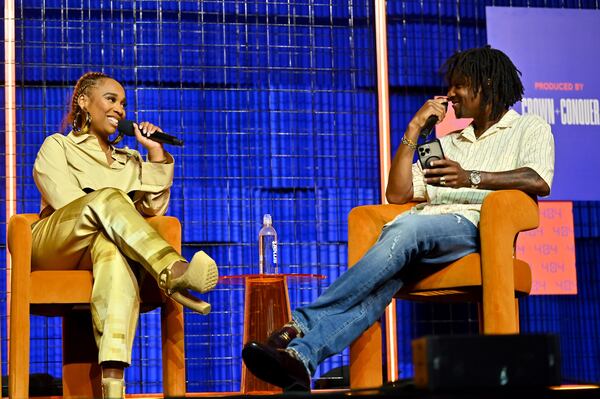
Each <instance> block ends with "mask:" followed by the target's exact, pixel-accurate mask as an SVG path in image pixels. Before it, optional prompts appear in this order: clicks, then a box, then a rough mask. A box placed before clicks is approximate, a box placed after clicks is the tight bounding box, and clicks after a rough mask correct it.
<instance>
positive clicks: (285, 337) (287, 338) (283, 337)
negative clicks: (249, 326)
mask: <svg viewBox="0 0 600 399" xmlns="http://www.w3.org/2000/svg"><path fill="white" fill-rule="evenodd" d="M297 336H298V330H296V329H295V328H294V327H292V326H290V325H288V324H286V325H285V326H283V327H281V328H280V329H279V330H277V331H275V332H274V333H272V334H271V335H269V338H267V345H268V346H270V347H271V348H274V349H285V348H287V347H288V345H289V344H290V342H292V340H293V339H294V338H296V337H297Z"/></svg>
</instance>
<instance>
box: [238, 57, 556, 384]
mask: <svg viewBox="0 0 600 399" xmlns="http://www.w3.org/2000/svg"><path fill="white" fill-rule="evenodd" d="M442 72H443V74H444V76H445V78H446V80H447V82H448V85H449V89H448V95H447V99H432V100H428V101H427V102H426V103H425V104H424V105H423V106H422V107H421V109H419V110H418V111H417V113H416V114H415V115H414V117H413V118H412V120H411V121H410V123H409V124H408V127H407V129H406V131H405V132H404V136H403V138H402V142H401V144H400V146H399V148H398V150H397V152H396V155H395V157H394V160H393V162H392V167H391V170H390V175H389V184H388V187H387V192H386V196H387V199H388V201H389V202H390V203H395V204H404V203H407V202H409V201H412V200H417V201H424V202H422V203H421V204H420V205H418V206H417V207H415V208H413V209H412V210H411V211H410V212H405V213H403V214H401V215H399V216H398V217H396V219H395V220H394V221H392V222H391V223H389V224H388V225H387V226H386V227H384V229H383V231H382V233H381V235H380V237H379V239H378V241H377V243H376V244H375V245H374V246H373V247H372V248H371V249H370V250H369V251H368V252H367V253H366V254H365V256H364V257H363V258H362V259H361V260H360V261H358V262H357V263H356V264H355V265H354V266H353V267H352V268H350V269H349V270H348V271H347V272H346V273H344V274H343V275H342V276H340V277H339V278H338V279H337V280H336V281H335V282H334V283H333V284H332V285H331V286H330V287H329V288H328V289H327V290H326V291H325V292H324V293H323V295H321V296H320V297H319V298H318V299H317V300H316V301H315V302H313V303H312V304H309V305H308V306H305V307H302V308H298V309H296V310H295V311H294V312H293V314H292V321H290V322H289V323H287V324H286V325H284V326H283V327H282V328H281V329H280V330H277V331H276V332H274V333H273V334H272V335H271V336H270V337H269V338H268V339H267V341H265V342H255V341H253V342H249V343H248V344H246V345H245V347H244V350H243V352H242V356H243V359H244V362H245V364H246V366H247V367H248V369H249V370H250V371H251V372H252V373H253V374H254V375H256V376H257V377H258V378H261V379H263V380H265V381H267V382H269V383H271V384H274V385H277V386H280V387H282V388H285V389H288V390H308V389H310V375H311V374H312V373H314V372H315V370H316V368H317V366H318V365H319V363H320V362H321V361H323V360H324V359H325V358H327V357H329V356H331V355H333V354H336V353H338V352H340V351H342V350H343V349H344V348H345V347H347V346H348V345H349V344H350V343H352V342H353V341H354V340H355V339H356V338H357V337H358V336H359V335H360V334H361V333H362V332H363V331H365V330H366V329H367V328H368V327H369V326H371V325H372V324H373V323H374V322H375V321H376V320H378V319H379V318H380V317H381V315H382V314H383V312H384V310H385V307H386V306H387V305H388V304H389V302H390V301H391V299H392V297H393V296H394V294H395V293H396V291H398V290H399V289H400V288H401V287H402V285H403V276H404V274H401V273H399V272H400V271H401V270H404V271H406V270H410V268H411V267H418V266H419V265H439V264H444V263H448V262H451V261H454V260H456V259H459V258H461V257H463V256H465V255H467V254H469V253H472V252H476V251H477V250H478V246H479V232H478V228H477V226H478V224H479V212H480V209H481V204H482V202H483V199H484V198H485V197H486V195H487V194H489V193H490V190H500V189H518V190H522V191H524V192H525V193H527V194H530V195H541V196H545V195H548V194H549V193H550V186H551V184H552V177H553V174H554V141H553V137H552V133H551V131H550V126H549V125H548V124H547V123H546V122H544V121H543V120H542V119H541V118H539V117H537V116H532V115H527V116H520V115H519V114H517V113H516V112H515V111H513V110H509V107H510V106H512V105H513V104H514V103H515V102H517V101H519V100H520V99H521V97H522V95H523V85H522V83H521V80H520V78H519V74H520V72H519V71H518V70H517V68H516V67H515V66H514V65H513V63H512V61H511V60H510V59H509V58H508V57H507V56H506V55H505V54H504V53H502V52H501V51H499V50H495V49H492V48H490V47H489V46H486V47H483V48H476V49H471V50H467V51H463V52H458V53H456V54H454V55H452V56H451V57H450V58H449V59H448V60H447V61H446V63H445V64H444V66H443V67H442ZM446 101H450V102H452V106H453V108H454V111H455V113H456V116H457V117H458V118H472V119H473V122H472V123H471V124H470V125H469V126H468V127H467V128H465V129H464V130H462V131H457V132H454V133H451V134H449V135H447V136H444V137H442V138H441V143H442V147H443V149H444V153H445V156H446V159H442V160H439V161H435V162H432V165H431V166H432V168H430V169H426V170H423V169H422V168H421V166H420V164H419V163H413V159H414V151H415V148H416V141H417V138H418V137H419V133H420V131H421V130H422V129H423V126H424V125H425V122H426V121H427V119H428V118H429V117H430V116H432V115H435V116H437V117H438V119H439V120H440V121H441V120H443V119H444V116H445V112H446V108H445V107H444V105H443V103H444V102H446Z"/></svg>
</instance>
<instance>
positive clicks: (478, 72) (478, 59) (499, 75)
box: [441, 46, 523, 120]
mask: <svg viewBox="0 0 600 399" xmlns="http://www.w3.org/2000/svg"><path fill="white" fill-rule="evenodd" d="M441 73H442V74H443V75H444V78H445V79H446V82H448V83H451V82H453V81H456V80H460V79H466V81H467V82H468V83H469V84H470V86H471V90H473V93H474V94H477V93H481V109H484V108H485V107H486V106H487V105H488V104H491V105H492V110H491V115H490V117H491V119H492V120H495V119H498V118H499V117H500V116H501V115H502V113H503V112H504V111H505V110H507V109H508V107H510V106H511V105H513V104H514V103H516V102H517V101H520V100H521V98H523V83H521V78H520V76H519V75H521V71H519V70H518V69H517V67H515V65H514V64H513V63H512V61H511V60H510V58H508V56H507V55H506V54H504V53H503V52H502V51H500V50H496V49H493V48H491V47H490V46H485V47H480V48H473V49H470V50H465V51H462V52H461V51H459V52H456V53H454V54H453V55H452V56H451V57H450V58H448V60H447V61H446V62H445V63H444V65H443V66H442V68H441Z"/></svg>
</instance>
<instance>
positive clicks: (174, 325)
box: [161, 299, 186, 398]
mask: <svg viewBox="0 0 600 399" xmlns="http://www.w3.org/2000/svg"><path fill="white" fill-rule="evenodd" d="M161 328H162V358H163V390H164V396H165V398H169V397H184V396H185V391H186V386H185V346H184V339H185V336H184V329H183V308H182V306H181V305H179V304H178V303H176V302H175V301H173V300H171V299H167V301H166V302H165V303H164V304H163V306H162V308H161Z"/></svg>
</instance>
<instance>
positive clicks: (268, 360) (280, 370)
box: [242, 341, 310, 391]
mask: <svg viewBox="0 0 600 399" xmlns="http://www.w3.org/2000/svg"><path fill="white" fill-rule="evenodd" d="M242 358H243V359H244V363H245V364H246V367H247V368H248V370H249V371H250V372H251V373H252V374H254V375H255V376H256V377H258V378H260V379H261V380H263V381H266V382H268V383H269V384H273V385H276V386H278V387H280V388H283V390H284V391H310V376H309V375H308V372H307V371H306V368H305V367H304V364H303V363H302V362H301V361H300V360H298V359H296V358H295V357H294V356H292V355H290V354H289V353H288V352H286V351H285V350H282V349H276V348H272V347H270V346H268V345H265V344H261V343H260V342H256V341H251V342H248V343H247V344H246V345H244V349H243V350H242Z"/></svg>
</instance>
